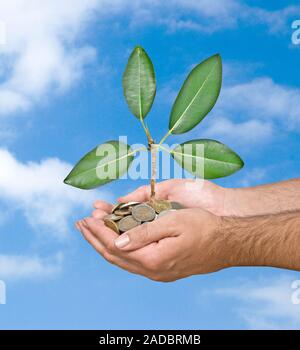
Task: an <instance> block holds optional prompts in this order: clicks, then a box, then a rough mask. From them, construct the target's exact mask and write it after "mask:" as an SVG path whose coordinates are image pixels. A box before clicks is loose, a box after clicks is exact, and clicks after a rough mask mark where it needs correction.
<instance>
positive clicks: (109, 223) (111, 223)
mask: <svg viewBox="0 0 300 350" xmlns="http://www.w3.org/2000/svg"><path fill="white" fill-rule="evenodd" d="M104 224H105V226H107V227H108V228H110V229H111V230H113V231H115V232H116V233H120V231H119V228H118V225H117V224H116V223H115V222H114V221H113V220H110V219H104Z"/></svg>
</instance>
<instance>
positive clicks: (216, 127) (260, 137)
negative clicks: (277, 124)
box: [205, 117, 274, 148]
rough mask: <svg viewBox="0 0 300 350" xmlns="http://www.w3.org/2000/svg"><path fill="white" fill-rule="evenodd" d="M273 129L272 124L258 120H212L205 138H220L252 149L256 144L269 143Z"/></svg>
mask: <svg viewBox="0 0 300 350" xmlns="http://www.w3.org/2000/svg"><path fill="white" fill-rule="evenodd" d="M273 129H274V128H273V125H272V124H271V123H270V122H266V121H261V120H257V119H249V120H247V121H245V122H233V121H231V120H229V119H227V118H222V117H221V118H212V119H211V120H210V123H209V126H208V127H207V129H206V130H205V137H206V136H207V137H211V138H219V139H221V140H226V141H227V142H230V143H239V144H241V145H243V146H245V147H247V148H251V147H252V146H253V145H254V144H257V143H261V142H268V141H269V140H270V139H271V138H272V136H273V133H274V130H273Z"/></svg>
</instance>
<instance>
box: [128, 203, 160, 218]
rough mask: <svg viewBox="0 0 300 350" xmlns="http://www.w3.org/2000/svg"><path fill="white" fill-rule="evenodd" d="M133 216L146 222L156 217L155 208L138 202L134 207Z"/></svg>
mask: <svg viewBox="0 0 300 350" xmlns="http://www.w3.org/2000/svg"><path fill="white" fill-rule="evenodd" d="M131 212H132V216H133V217H134V218H135V220H137V221H141V222H145V221H152V220H154V219H155V216H156V213H155V210H154V209H153V208H152V207H150V205H148V204H138V205H136V206H134V207H133V208H132V211H131Z"/></svg>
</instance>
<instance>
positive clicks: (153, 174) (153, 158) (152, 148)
mask: <svg viewBox="0 0 300 350" xmlns="http://www.w3.org/2000/svg"><path fill="white" fill-rule="evenodd" d="M150 152H151V197H150V200H154V199H155V184H156V170H157V169H156V156H157V145H156V144H154V143H152V144H151V145H150Z"/></svg>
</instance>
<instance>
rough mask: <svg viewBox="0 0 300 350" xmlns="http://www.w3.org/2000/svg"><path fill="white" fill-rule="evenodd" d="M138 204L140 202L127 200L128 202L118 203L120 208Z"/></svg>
mask: <svg viewBox="0 0 300 350" xmlns="http://www.w3.org/2000/svg"><path fill="white" fill-rule="evenodd" d="M138 204H140V202H128V203H122V205H120V207H119V208H120V209H127V208H129V207H133V206H134V205H138Z"/></svg>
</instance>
